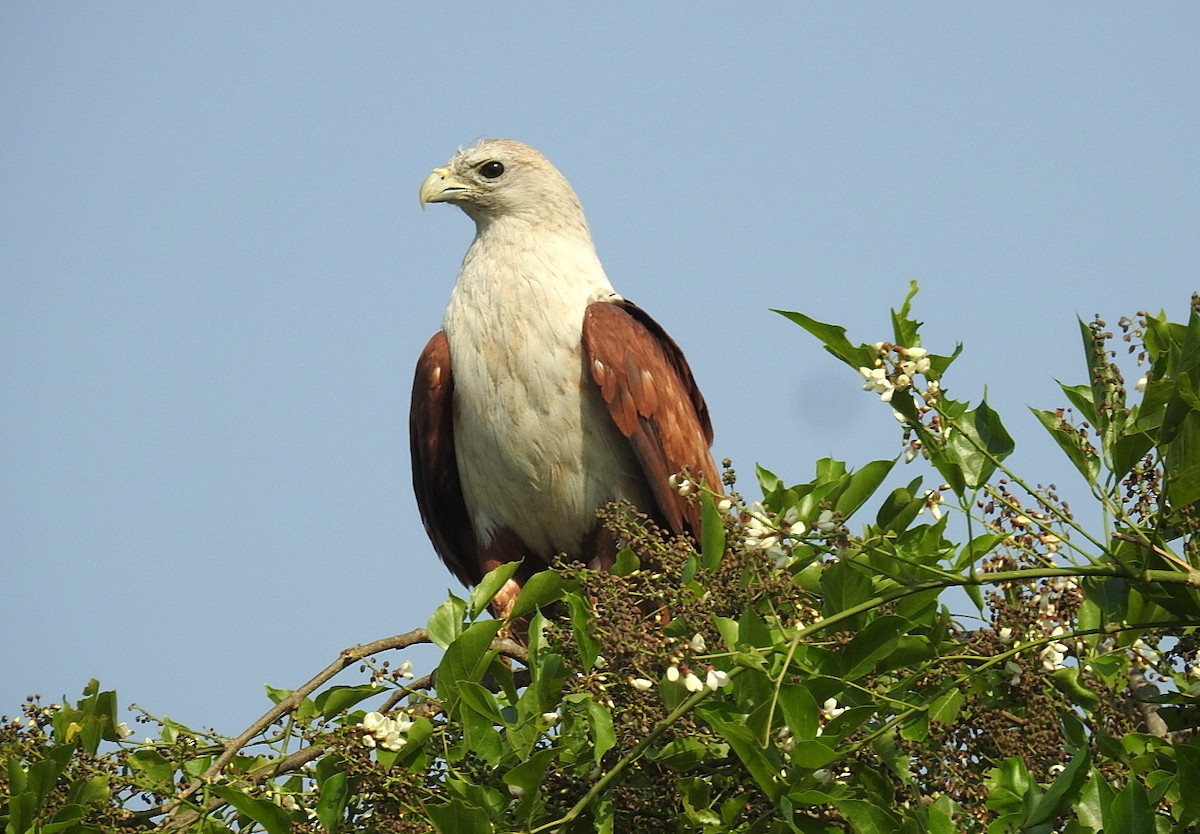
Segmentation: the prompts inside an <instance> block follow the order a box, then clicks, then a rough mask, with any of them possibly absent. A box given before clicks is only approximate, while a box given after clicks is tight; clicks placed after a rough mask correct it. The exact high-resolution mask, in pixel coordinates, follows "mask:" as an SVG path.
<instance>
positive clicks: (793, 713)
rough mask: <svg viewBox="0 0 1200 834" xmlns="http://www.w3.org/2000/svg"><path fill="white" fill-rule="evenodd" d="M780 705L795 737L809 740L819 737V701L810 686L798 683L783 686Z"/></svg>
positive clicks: (780, 691) (784, 718)
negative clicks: (814, 696) (809, 688)
mask: <svg viewBox="0 0 1200 834" xmlns="http://www.w3.org/2000/svg"><path fill="white" fill-rule="evenodd" d="M779 707H780V710H781V711H782V712H783V720H784V722H785V723H786V724H787V726H788V729H790V730H791V731H792V736H793V737H794V738H796V739H800V740H808V739H815V738H816V737H817V730H818V729H819V728H820V726H821V723H820V720H819V718H818V716H817V710H818V708H817V702H816V700H815V699H814V698H813V696H812V693H811V692H810V691H809V690H808V687H806V686H803V685H802V684H798V683H789V684H784V685H783V686H781V687H780V688H779Z"/></svg>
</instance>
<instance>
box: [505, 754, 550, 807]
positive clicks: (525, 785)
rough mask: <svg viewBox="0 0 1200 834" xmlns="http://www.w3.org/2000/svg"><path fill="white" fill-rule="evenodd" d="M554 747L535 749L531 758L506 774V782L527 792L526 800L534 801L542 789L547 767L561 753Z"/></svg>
mask: <svg viewBox="0 0 1200 834" xmlns="http://www.w3.org/2000/svg"><path fill="white" fill-rule="evenodd" d="M559 752H560V751H558V750H556V749H555V748H553V747H543V748H542V749H540V750H534V751H533V752H532V753H531V754H530V755H529V758H528V759H526V760H525V761H523V762H521V763H520V764H519V765H517V766H516V767H514V768H512V769H511V770H509V771H508V772H507V773H505V774H504V782H505V784H508V785H512V786H513V787H514V788H518V789H520V790H521V791H523V792H524V794H525V801H527V802H532V801H533V800H534V799H536V798H537V795H538V791H540V790H541V787H542V780H543V778H544V777H545V774H546V768H547V767H549V766H550V763H551V762H553V761H554V759H555V758H556V757H557V756H558V755H559Z"/></svg>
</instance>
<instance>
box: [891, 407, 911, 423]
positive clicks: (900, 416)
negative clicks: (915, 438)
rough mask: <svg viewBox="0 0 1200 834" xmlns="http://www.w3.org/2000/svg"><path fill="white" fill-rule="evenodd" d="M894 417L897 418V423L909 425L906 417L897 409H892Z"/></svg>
mask: <svg viewBox="0 0 1200 834" xmlns="http://www.w3.org/2000/svg"><path fill="white" fill-rule="evenodd" d="M892 417H893V418H895V420H896V422H897V423H907V422H908V418H907V417H905V416H904V415H903V414H901V413H900V412H899V411H896V410H895V409H892Z"/></svg>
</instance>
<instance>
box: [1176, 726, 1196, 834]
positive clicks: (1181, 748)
mask: <svg viewBox="0 0 1200 834" xmlns="http://www.w3.org/2000/svg"><path fill="white" fill-rule="evenodd" d="M1175 767H1176V772H1177V774H1178V775H1177V779H1178V780H1179V784H1180V785H1181V786H1186V787H1185V789H1184V790H1181V791H1180V792H1179V799H1180V804H1182V805H1183V810H1184V812H1185V813H1186V814H1187V816H1188V818H1190V819H1185V821H1186V822H1190V823H1191V824H1192V826H1193V827H1195V826H1197V825H1200V791H1197V790H1195V787H1196V786H1198V785H1200V746H1197V741H1196V738H1195V737H1193V738H1192V740H1191V741H1189V742H1187V743H1179V744H1176V745H1175Z"/></svg>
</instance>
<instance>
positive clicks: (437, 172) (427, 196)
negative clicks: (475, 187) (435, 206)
mask: <svg viewBox="0 0 1200 834" xmlns="http://www.w3.org/2000/svg"><path fill="white" fill-rule="evenodd" d="M467 190H468V188H467V185H466V184H465V183H463V182H459V181H458V180H456V179H454V177H452V176H450V169H449V168H434V169H433V172H432V173H431V174H430V175H429V176H427V177H426V178H425V182H423V183H421V193H420V195H419V197H420V200H421V208H422V209H423V208H425V204H426V203H453V202H455V201H456V200H458V199H459V197H460V196H461V195H462V194H463V193H464V192H466V191H467Z"/></svg>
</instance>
